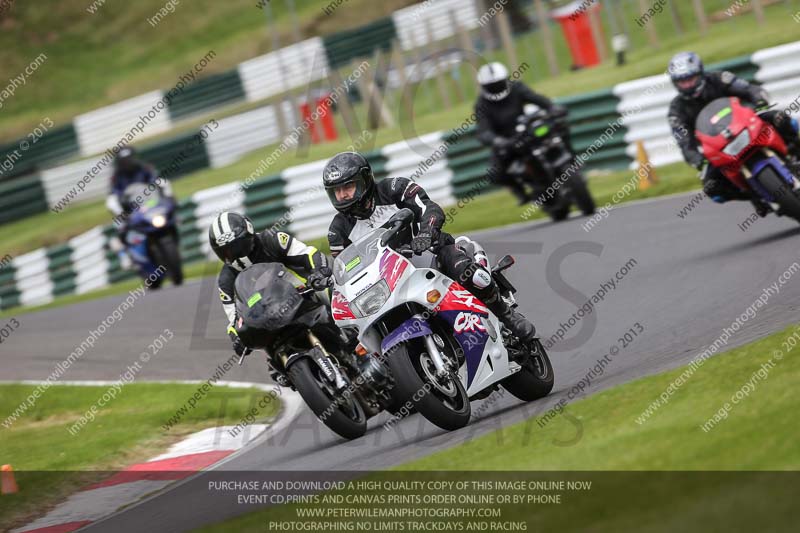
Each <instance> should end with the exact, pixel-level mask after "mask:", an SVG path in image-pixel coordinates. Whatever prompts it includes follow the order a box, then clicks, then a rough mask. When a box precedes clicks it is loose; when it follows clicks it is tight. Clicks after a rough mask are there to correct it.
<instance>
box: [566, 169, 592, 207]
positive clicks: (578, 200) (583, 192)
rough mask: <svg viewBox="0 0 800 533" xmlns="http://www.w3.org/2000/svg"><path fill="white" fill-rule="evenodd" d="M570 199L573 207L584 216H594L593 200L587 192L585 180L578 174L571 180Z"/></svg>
mask: <svg viewBox="0 0 800 533" xmlns="http://www.w3.org/2000/svg"><path fill="white" fill-rule="evenodd" d="M571 182H572V183H571V184H570V185H571V187H570V188H571V189H572V199H573V200H574V201H575V205H577V206H578V209H580V210H581V213H583V214H584V215H586V216H591V215H594V210H595V205H594V198H592V194H591V193H590V192H589V187H588V186H587V185H586V179H584V177H583V176H582V175H580V174H576V175H575V176H573V177H572V180H571Z"/></svg>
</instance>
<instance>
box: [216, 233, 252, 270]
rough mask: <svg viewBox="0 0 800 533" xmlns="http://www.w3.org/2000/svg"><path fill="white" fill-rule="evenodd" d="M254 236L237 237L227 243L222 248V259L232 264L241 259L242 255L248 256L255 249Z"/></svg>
mask: <svg viewBox="0 0 800 533" xmlns="http://www.w3.org/2000/svg"><path fill="white" fill-rule="evenodd" d="M253 244H254V241H253V238H252V237H250V238H241V239H237V240H235V241H233V242H231V243H229V244H226V245H225V246H223V247H222V249H221V250H220V251H221V252H222V259H223V260H224V261H225V262H226V263H228V264H230V263H233V262H234V261H236V260H237V259H241V258H242V257H246V256H247V255H249V254H250V252H252V251H253Z"/></svg>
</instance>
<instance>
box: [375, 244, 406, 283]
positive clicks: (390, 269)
mask: <svg viewBox="0 0 800 533" xmlns="http://www.w3.org/2000/svg"><path fill="white" fill-rule="evenodd" d="M407 266H408V261H406V260H405V259H403V258H402V257H401V256H400V255H398V254H396V253H394V252H392V251H390V250H385V251H384V252H383V257H381V262H380V271H381V277H382V278H383V279H385V280H386V283H387V284H388V285H389V290H391V291H393V290H394V287H395V285H397V280H399V279H400V276H402V275H403V272H405V270H406V267H407Z"/></svg>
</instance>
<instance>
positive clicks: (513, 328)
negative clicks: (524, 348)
mask: <svg viewBox="0 0 800 533" xmlns="http://www.w3.org/2000/svg"><path fill="white" fill-rule="evenodd" d="M492 292H493V293H494V294H492V295H490V296H489V297H488V298H485V299H484V300H483V302H484V303H485V304H486V306H487V307H488V308H489V310H491V312H492V313H494V314H496V315H497V318H499V319H500V322H502V323H503V325H504V326H505V327H506V328H508V330H509V331H510V332H511V333H512V334H513V335H514V336H515V337H517V338H518V339H519V340H521V341H529V340H531V339H533V338H534V336H535V335H536V328H535V327H534V325H533V324H532V323H531V321H530V320H528V319H527V318H525V316H524V315H523V314H522V313H520V312H519V311H517V310H516V309H514V308H512V307H511V306H510V305H508V303H506V301H505V300H503V298H502V297H501V296H500V292H499V291H498V290H497V286H496V285H494V291H492Z"/></svg>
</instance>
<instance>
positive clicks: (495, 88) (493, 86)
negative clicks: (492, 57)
mask: <svg viewBox="0 0 800 533" xmlns="http://www.w3.org/2000/svg"><path fill="white" fill-rule="evenodd" d="M478 83H479V84H480V86H481V96H483V97H484V98H486V99H487V100H491V101H493V102H498V101H500V100H502V99H504V98H505V97H506V96H508V94H509V93H510V92H511V85H510V84H509V81H508V69H507V68H506V66H505V65H503V64H502V63H498V62H496V61H495V62H494V63H487V64H485V65H483V66H482V67H481V68H480V69H478Z"/></svg>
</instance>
